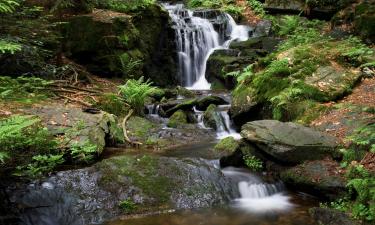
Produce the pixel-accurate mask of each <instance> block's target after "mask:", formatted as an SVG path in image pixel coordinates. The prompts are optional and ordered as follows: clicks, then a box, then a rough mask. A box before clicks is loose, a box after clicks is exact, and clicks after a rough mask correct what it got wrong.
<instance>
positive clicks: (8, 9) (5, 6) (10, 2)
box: [0, 0, 20, 13]
mask: <svg viewBox="0 0 375 225" xmlns="http://www.w3.org/2000/svg"><path fill="white" fill-rule="evenodd" d="M19 5H20V3H19V1H17V0H0V13H12V12H14V10H15V9H16V7H17V6H19Z"/></svg>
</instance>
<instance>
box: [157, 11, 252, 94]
mask: <svg viewBox="0 0 375 225" xmlns="http://www.w3.org/2000/svg"><path fill="white" fill-rule="evenodd" d="M163 6H164V8H165V9H167V10H168V12H169V14H170V17H171V19H172V21H173V29H174V30H175V33H176V45H177V52H178V63H179V65H178V68H179V71H178V75H179V77H180V78H181V80H182V85H183V86H185V87H187V88H189V89H193V90H208V89H210V86H211V85H210V84H209V83H208V81H207V80H206V78H205V73H206V64H207V60H208V58H209V57H210V55H211V54H212V53H213V52H214V51H215V50H216V49H221V48H228V47H229V45H230V43H231V42H232V41H234V40H240V41H244V40H247V39H248V37H249V31H250V28H249V27H247V26H238V25H237V24H236V22H235V21H234V20H233V18H232V17H231V16H230V15H229V14H226V13H214V14H213V15H212V13H210V15H209V13H204V12H193V11H191V10H188V9H186V8H185V7H184V5H183V4H175V5H170V4H164V5H163ZM214 22H217V23H220V24H221V25H220V26H219V27H220V28H219V29H216V30H215V27H214Z"/></svg>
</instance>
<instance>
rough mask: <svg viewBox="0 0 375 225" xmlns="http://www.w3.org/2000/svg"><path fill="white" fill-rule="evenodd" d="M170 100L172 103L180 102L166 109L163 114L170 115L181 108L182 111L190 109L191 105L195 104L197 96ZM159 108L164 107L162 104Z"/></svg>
mask: <svg viewBox="0 0 375 225" xmlns="http://www.w3.org/2000/svg"><path fill="white" fill-rule="evenodd" d="M172 102H173V103H174V102H180V103H178V104H176V105H175V106H173V107H172V108H170V109H168V110H166V111H165V114H166V115H167V116H172V115H173V113H175V112H177V111H178V110H183V111H189V110H192V109H193V107H194V106H195V105H196V104H197V102H198V99H197V98H194V99H184V100H176V101H172ZM167 104H168V103H167ZM161 108H162V109H163V110H164V108H165V106H164V104H163V105H162V106H161Z"/></svg>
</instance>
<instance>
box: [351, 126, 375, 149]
mask: <svg viewBox="0 0 375 225" xmlns="http://www.w3.org/2000/svg"><path fill="white" fill-rule="evenodd" d="M346 141H349V142H351V144H352V145H353V147H354V148H355V149H357V150H365V151H369V150H370V148H371V146H373V145H374V144H375V124H367V125H365V126H363V127H360V128H358V129H356V130H355V131H354V132H353V134H352V135H350V136H348V137H347V138H346ZM353 147H352V148H353Z"/></svg>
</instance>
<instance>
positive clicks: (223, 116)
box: [216, 107, 242, 140]
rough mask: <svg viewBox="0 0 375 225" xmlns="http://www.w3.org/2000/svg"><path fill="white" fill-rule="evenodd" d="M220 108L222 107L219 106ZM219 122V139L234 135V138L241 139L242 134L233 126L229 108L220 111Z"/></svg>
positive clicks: (217, 133)
mask: <svg viewBox="0 0 375 225" xmlns="http://www.w3.org/2000/svg"><path fill="white" fill-rule="evenodd" d="M219 108H220V107H219ZM219 116H220V117H219V118H220V120H221V121H219V124H218V125H217V127H218V129H217V132H216V136H217V139H224V138H226V137H233V138H234V139H236V140H237V139H241V138H242V137H241V135H240V134H239V133H238V132H237V131H236V130H235V129H234V128H233V126H232V124H233V123H232V122H231V119H230V117H229V114H228V109H226V110H223V111H219Z"/></svg>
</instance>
